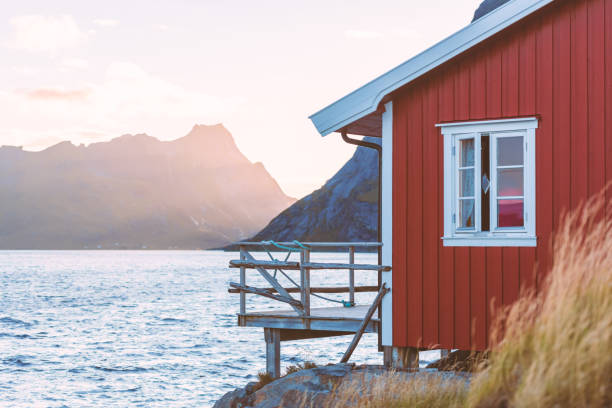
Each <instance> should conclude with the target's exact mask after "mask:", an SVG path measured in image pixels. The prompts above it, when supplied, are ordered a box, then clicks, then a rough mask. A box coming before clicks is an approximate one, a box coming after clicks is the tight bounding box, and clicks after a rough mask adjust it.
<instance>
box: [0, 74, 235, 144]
mask: <svg viewBox="0 0 612 408" xmlns="http://www.w3.org/2000/svg"><path fill="white" fill-rule="evenodd" d="M243 103H244V100H242V99H240V98H228V97H217V96H213V95H209V94H207V93H205V92H202V91H199V90H196V89H194V88H193V87H191V86H187V85H179V84H177V83H174V82H171V81H168V80H166V79H164V78H161V77H159V76H157V75H154V74H152V73H150V72H147V71H146V70H144V69H142V68H141V67H140V66H138V65H136V64H133V63H129V62H114V63H111V64H110V65H109V66H108V67H107V69H106V72H105V75H104V77H103V78H102V79H101V80H100V81H98V82H96V83H84V84H81V85H79V86H76V87H71V88H66V87H62V86H45V87H37V88H32V89H19V90H2V89H0V111H1V112H2V118H3V120H2V123H1V124H0V140H1V141H2V144H13V145H23V146H24V147H25V148H26V149H40V148H44V147H46V146H45V145H44V143H45V142H44V141H45V140H49V141H50V140H54V141H55V140H57V139H58V138H60V139H61V140H71V141H73V142H74V143H75V144H78V143H91V142H92V141H101V140H108V139H110V138H112V137H116V136H119V135H121V134H124V133H139V132H146V133H149V134H151V135H152V136H156V137H160V138H161V139H166V140H167V139H173V138H176V137H178V136H181V134H180V133H177V129H185V133H187V131H188V130H189V129H190V128H191V127H192V126H193V124H194V123H218V122H220V121H221V122H222V121H227V120H229V119H230V118H231V117H233V116H235V112H236V110H237V109H238V108H239V106H240V105H242V104H243Z"/></svg>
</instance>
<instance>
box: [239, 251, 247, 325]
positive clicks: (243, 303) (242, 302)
mask: <svg viewBox="0 0 612 408" xmlns="http://www.w3.org/2000/svg"><path fill="white" fill-rule="evenodd" d="M245 251H246V250H245V249H244V247H243V246H242V245H240V260H241V261H244V259H245V255H244V253H245ZM240 286H246V268H245V267H241V268H240ZM240 314H241V315H244V314H246V293H244V292H242V291H241V292H240Z"/></svg>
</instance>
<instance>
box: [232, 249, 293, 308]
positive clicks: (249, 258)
mask: <svg viewBox="0 0 612 408" xmlns="http://www.w3.org/2000/svg"><path fill="white" fill-rule="evenodd" d="M244 258H245V259H246V260H247V261H252V262H253V261H256V259H255V258H253V255H251V254H250V253H249V252H248V251H244ZM255 269H256V270H257V271H258V272H259V274H260V275H261V276H263V277H264V279H265V280H267V281H268V283H269V284H270V285H271V286H272V287H273V288H274V289H276V291H277V292H278V294H279V295H281V296H283V297H285V298H287V299H293V298H292V297H291V295H290V294H289V293H287V291H286V290H285V288H283V287H282V286H281V284H280V283H279V282H278V281H277V280H276V278H274V277H273V276H272V275H270V274H269V273H268V271H266V270H265V269H264V268H261V267H256V268H255ZM294 300H295V299H294ZM290 306H291V307H292V308H293V310H295V311H296V313H297V314H299V315H300V316H303V315H304V309H303V307H302V306H301V304H300V306H296V305H293V304H290Z"/></svg>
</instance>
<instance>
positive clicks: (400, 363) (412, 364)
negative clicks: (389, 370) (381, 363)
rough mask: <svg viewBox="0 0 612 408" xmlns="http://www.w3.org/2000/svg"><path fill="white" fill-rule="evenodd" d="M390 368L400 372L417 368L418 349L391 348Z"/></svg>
mask: <svg viewBox="0 0 612 408" xmlns="http://www.w3.org/2000/svg"><path fill="white" fill-rule="evenodd" d="M391 367H393V368H397V369H400V370H413V369H417V368H419V349H417V348H416V347H393V350H392V351H391Z"/></svg>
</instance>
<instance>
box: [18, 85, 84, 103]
mask: <svg viewBox="0 0 612 408" xmlns="http://www.w3.org/2000/svg"><path fill="white" fill-rule="evenodd" d="M22 92H23V94H24V95H25V96H26V97H28V98H29V99H33V100H42V101H50V100H55V101H84V100H85V99H87V97H88V96H89V94H91V90H89V89H86V88H83V89H71V90H67V89H62V88H37V89H32V90H28V91H22Z"/></svg>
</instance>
